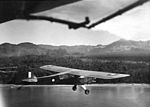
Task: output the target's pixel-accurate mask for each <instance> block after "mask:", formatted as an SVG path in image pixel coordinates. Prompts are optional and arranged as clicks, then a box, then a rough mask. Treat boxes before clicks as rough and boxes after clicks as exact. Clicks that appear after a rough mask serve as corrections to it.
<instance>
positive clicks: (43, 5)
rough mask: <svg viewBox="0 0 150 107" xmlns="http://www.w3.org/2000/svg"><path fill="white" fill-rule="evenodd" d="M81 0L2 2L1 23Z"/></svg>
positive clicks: (0, 2) (13, 0)
mask: <svg viewBox="0 0 150 107" xmlns="http://www.w3.org/2000/svg"><path fill="white" fill-rule="evenodd" d="M77 1H80V0H39V1H37V0H31V1H30V0H1V1H0V23H3V22H6V21H9V20H13V19H16V17H17V16H18V15H21V14H22V15H23V14H25V15H29V14H31V13H38V12H41V11H45V10H50V9H53V8H56V7H59V6H63V5H66V4H70V3H74V2H77Z"/></svg>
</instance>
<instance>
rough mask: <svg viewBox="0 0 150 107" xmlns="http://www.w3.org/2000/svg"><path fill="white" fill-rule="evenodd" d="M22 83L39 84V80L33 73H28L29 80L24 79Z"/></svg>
mask: <svg viewBox="0 0 150 107" xmlns="http://www.w3.org/2000/svg"><path fill="white" fill-rule="evenodd" d="M22 81H24V82H30V83H31V82H38V79H37V77H36V76H35V75H34V74H33V73H32V72H28V77H27V79H23V80H22Z"/></svg>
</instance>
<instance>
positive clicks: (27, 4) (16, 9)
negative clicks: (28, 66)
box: [0, 0, 150, 94]
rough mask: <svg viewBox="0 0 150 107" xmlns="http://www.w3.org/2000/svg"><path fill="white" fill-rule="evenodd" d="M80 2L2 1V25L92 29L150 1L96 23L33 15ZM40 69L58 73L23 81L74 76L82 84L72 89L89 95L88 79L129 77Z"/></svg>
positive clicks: (58, 69) (124, 75)
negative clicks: (45, 24) (46, 24)
mask: <svg viewBox="0 0 150 107" xmlns="http://www.w3.org/2000/svg"><path fill="white" fill-rule="evenodd" d="M78 1H82V0H41V1H37V0H34V1H29V0H10V1H8V0H2V1H0V23H4V22H7V21H10V20H15V19H22V20H45V21H50V22H57V23H60V24H66V25H68V28H69V29H78V28H87V29H90V28H93V27H95V26H96V25H98V24H101V23H103V22H106V21H108V20H110V19H112V18H114V17H116V16H118V15H121V14H123V13H125V12H127V11H129V10H131V9H133V8H135V7H137V6H139V5H142V4H144V3H145V2H148V1H150V0H137V1H136V2H134V3H133V4H130V5H128V6H127V7H125V8H123V9H120V10H118V11H116V12H114V13H112V14H110V15H109V16H106V17H104V18H102V19H100V20H99V21H97V22H94V23H90V19H89V17H85V21H83V22H80V23H77V22H71V21H67V20H62V19H57V18H53V17H48V16H37V15H33V14H34V13H38V12H42V11H45V10H50V9H53V8H56V7H59V6H63V5H66V4H70V3H74V2H78ZM40 68H41V69H44V70H50V71H54V72H57V73H56V74H52V75H49V76H43V77H36V76H35V75H34V76H31V72H29V76H28V78H27V79H23V80H22V81H24V82H28V83H31V82H38V79H42V78H52V77H56V76H60V75H64V74H72V75H76V76H77V77H78V78H77V79H76V81H77V83H78V82H79V83H80V84H76V83H75V84H74V86H73V87H72V89H73V90H74V91H75V90H76V89H77V86H80V87H81V88H82V89H84V91H85V94H89V90H88V89H87V88H86V87H85V85H84V84H86V83H89V82H90V81H91V79H88V78H101V79H115V78H123V77H127V76H129V75H128V74H118V73H107V72H100V71H89V70H80V69H73V68H67V67H60V66H54V65H45V66H42V67H40ZM92 80H93V79H92ZM52 81H55V80H54V79H52Z"/></svg>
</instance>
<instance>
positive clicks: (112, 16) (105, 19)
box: [87, 0, 150, 29]
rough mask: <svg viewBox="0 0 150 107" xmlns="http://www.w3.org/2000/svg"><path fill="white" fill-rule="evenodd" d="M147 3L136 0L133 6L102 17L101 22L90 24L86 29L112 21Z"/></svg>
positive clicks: (146, 0) (143, 0) (144, 0)
mask: <svg viewBox="0 0 150 107" xmlns="http://www.w3.org/2000/svg"><path fill="white" fill-rule="evenodd" d="M148 1H150V0H138V1H137V2H134V3H133V4H130V5H128V6H127V7H125V8H123V9H120V10H118V11H116V12H114V13H112V14H110V15H108V16H106V17H104V18H102V19H101V20H99V21H97V22H95V23H92V24H91V25H89V26H88V27H87V28H88V29H91V28H93V27H95V26H97V25H99V24H101V23H104V22H106V21H108V20H110V19H112V18H114V17H117V16H119V15H122V14H123V13H125V12H127V11H129V10H131V9H133V8H135V7H138V6H140V5H143V4H144V3H146V2H148Z"/></svg>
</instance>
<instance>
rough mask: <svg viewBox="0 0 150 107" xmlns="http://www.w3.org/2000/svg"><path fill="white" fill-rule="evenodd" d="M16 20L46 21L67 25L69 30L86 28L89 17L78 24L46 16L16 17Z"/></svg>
mask: <svg viewBox="0 0 150 107" xmlns="http://www.w3.org/2000/svg"><path fill="white" fill-rule="evenodd" d="M17 19H25V20H46V21H50V22H57V23H61V24H66V25H68V28H69V29H78V28H81V27H83V28H86V27H87V26H86V25H87V24H89V23H90V19H89V17H85V21H83V22H80V23H76V22H72V21H67V20H63V19H57V18H53V17H48V16H35V15H25V16H21V17H17Z"/></svg>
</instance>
